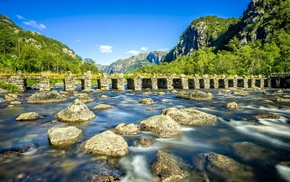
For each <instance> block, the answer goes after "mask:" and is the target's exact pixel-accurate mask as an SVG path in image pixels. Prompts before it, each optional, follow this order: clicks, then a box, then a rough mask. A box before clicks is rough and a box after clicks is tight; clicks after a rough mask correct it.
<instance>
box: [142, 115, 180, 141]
mask: <svg viewBox="0 0 290 182" xmlns="http://www.w3.org/2000/svg"><path fill="white" fill-rule="evenodd" d="M140 125H141V129H142V130H145V131H151V132H152V133H154V134H156V135H157V136H159V137H161V138H169V137H172V136H175V135H178V134H180V132H181V129H180V126H179V124H178V123H177V122H175V121H174V120H173V119H172V118H171V117H169V116H165V115H157V116H151V117H150V118H147V119H145V120H143V121H141V122H140Z"/></svg>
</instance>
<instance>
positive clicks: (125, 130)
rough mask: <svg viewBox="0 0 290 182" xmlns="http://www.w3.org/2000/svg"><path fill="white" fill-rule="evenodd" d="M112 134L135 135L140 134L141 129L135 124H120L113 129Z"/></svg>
mask: <svg viewBox="0 0 290 182" xmlns="http://www.w3.org/2000/svg"><path fill="white" fill-rule="evenodd" d="M114 132H115V133H116V134H120V135H136V134H138V133H140V132H141V129H140V127H139V126H138V125H135V124H125V123H121V124H119V125H118V126H117V127H116V128H115V131H114Z"/></svg>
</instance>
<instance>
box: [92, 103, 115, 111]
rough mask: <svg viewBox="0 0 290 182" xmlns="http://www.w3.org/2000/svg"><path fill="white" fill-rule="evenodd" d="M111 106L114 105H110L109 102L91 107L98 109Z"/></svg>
mask: <svg viewBox="0 0 290 182" xmlns="http://www.w3.org/2000/svg"><path fill="white" fill-rule="evenodd" d="M112 108H114V106H111V105H109V104H99V105H97V106H95V107H93V109H99V110H105V109H112Z"/></svg>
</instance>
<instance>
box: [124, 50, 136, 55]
mask: <svg viewBox="0 0 290 182" xmlns="http://www.w3.org/2000/svg"><path fill="white" fill-rule="evenodd" d="M125 53H126V54H133V55H138V54H139V51H136V50H131V51H128V52H125Z"/></svg>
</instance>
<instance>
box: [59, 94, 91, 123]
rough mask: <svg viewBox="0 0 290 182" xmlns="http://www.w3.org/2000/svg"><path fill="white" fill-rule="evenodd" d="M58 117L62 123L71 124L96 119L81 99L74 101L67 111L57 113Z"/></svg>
mask: <svg viewBox="0 0 290 182" xmlns="http://www.w3.org/2000/svg"><path fill="white" fill-rule="evenodd" d="M56 116H57V117H58V118H59V119H60V120H61V121H63V122H70V123H79V122H86V121H89V120H91V119H93V118H95V117H96V115H95V114H94V113H93V112H92V111H90V110H89V108H88V107H87V106H86V105H85V104H84V103H83V102H82V101H80V100H79V99H76V100H74V101H73V102H72V103H71V104H70V105H69V106H68V107H67V108H66V109H64V110H62V111H60V112H59V113H57V114H56Z"/></svg>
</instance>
